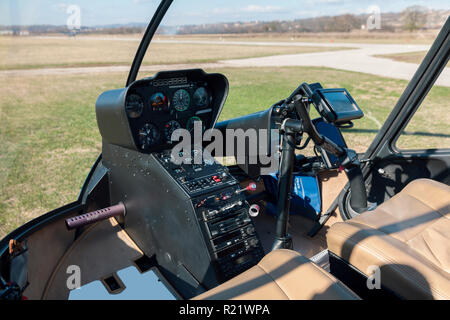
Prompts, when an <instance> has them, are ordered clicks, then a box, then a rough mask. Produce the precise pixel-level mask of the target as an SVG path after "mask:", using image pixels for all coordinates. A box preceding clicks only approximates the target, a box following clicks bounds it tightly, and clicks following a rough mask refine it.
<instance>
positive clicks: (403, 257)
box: [327, 179, 450, 299]
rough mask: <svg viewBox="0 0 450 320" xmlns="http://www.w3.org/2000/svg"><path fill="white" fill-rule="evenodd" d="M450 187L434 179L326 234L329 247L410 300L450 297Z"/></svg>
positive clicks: (410, 187)
mask: <svg viewBox="0 0 450 320" xmlns="http://www.w3.org/2000/svg"><path fill="white" fill-rule="evenodd" d="M449 212H450V187H449V186H447V185H445V184H442V183H439V182H436V181H433V180H429V179H418V180H415V181H413V182H411V183H409V184H408V185H407V186H406V187H405V188H404V189H403V190H402V191H401V192H400V193H398V194H396V195H395V196H394V197H392V198H391V199H389V200H388V201H386V202H385V203H383V204H381V205H380V206H379V207H378V208H377V209H375V210H374V211H370V212H365V213H363V214H361V215H360V216H358V217H356V218H353V219H351V220H349V221H347V222H343V223H336V224H334V225H333V226H332V227H331V228H330V229H329V230H328V233H327V242H328V249H329V251H330V252H331V253H332V254H335V255H337V256H338V257H340V258H341V259H342V260H344V261H345V262H347V263H350V264H351V265H352V266H354V267H355V268H357V269H358V270H359V271H360V272H362V273H364V274H365V275H369V274H372V271H368V268H369V266H379V267H380V271H381V273H380V275H381V277H380V280H381V286H383V287H385V288H387V289H390V290H391V291H392V292H394V293H395V294H396V295H398V296H400V297H401V298H405V299H450V273H449V272H450V214H449Z"/></svg>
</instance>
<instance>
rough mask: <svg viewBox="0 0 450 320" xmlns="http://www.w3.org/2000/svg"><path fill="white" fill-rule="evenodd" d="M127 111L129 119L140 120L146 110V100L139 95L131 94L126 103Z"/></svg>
mask: <svg viewBox="0 0 450 320" xmlns="http://www.w3.org/2000/svg"><path fill="white" fill-rule="evenodd" d="M125 110H126V111H127V115H128V117H130V118H132V119H134V118H139V117H140V116H141V115H142V111H143V110H144V100H142V97H141V96H140V95H138V94H130V95H129V96H128V97H127V99H126V101H125Z"/></svg>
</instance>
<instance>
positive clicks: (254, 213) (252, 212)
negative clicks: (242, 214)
mask: <svg viewBox="0 0 450 320" xmlns="http://www.w3.org/2000/svg"><path fill="white" fill-rule="evenodd" d="M259 210H260V208H259V206H258V205H257V204H252V205H251V206H250V209H248V214H249V215H250V217H256V216H258V214H259Z"/></svg>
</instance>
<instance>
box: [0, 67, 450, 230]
mask: <svg viewBox="0 0 450 320" xmlns="http://www.w3.org/2000/svg"><path fill="white" fill-rule="evenodd" d="M207 71H218V72H222V73H224V74H225V75H226V76H227V77H228V79H229V81H230V94H229V97H228V100H227V103H226V105H225V108H224V110H223V113H222V115H221V119H222V120H223V119H226V118H231V117H236V116H240V115H245V114H248V113H251V112H254V111H258V110H262V109H265V108H267V107H269V106H270V105H271V104H273V103H274V102H276V101H279V100H280V99H282V98H284V97H286V96H287V95H288V94H289V93H290V92H291V91H292V90H293V89H294V88H296V87H297V85H298V84H299V83H301V82H303V81H307V82H315V81H320V82H321V83H322V84H323V85H324V86H325V87H345V88H347V89H348V90H349V91H350V92H351V93H352V95H353V96H354V97H355V99H356V100H357V101H358V103H359V105H360V106H361V108H362V109H363V111H364V112H365V114H366V116H365V117H364V118H363V119H361V120H358V121H357V122H356V126H355V128H354V129H352V130H347V131H346V132H345V133H344V135H345V137H346V139H347V142H348V145H349V146H350V147H352V148H355V149H357V150H358V151H364V150H365V149H366V148H367V146H368V145H369V144H370V142H371V141H372V139H373V137H374V136H375V134H376V132H377V130H378V128H379V124H380V123H383V122H384V120H385V118H386V116H387V115H388V113H389V112H390V110H391V109H392V107H393V106H394V104H395V102H396V101H397V99H398V97H399V96H400V94H401V92H402V91H403V89H404V87H405V86H406V84H407V82H406V81H402V80H393V79H386V78H380V77H375V76H371V75H366V74H359V73H353V72H347V71H338V70H333V69H325V68H276V69H274V68H254V69H247V68H230V69H222V70H207ZM125 78H126V74H123V73H121V74H115V73H110V74H95V75H92V74H91V75H57V76H56V75H47V76H28V77H11V78H0V97H1V99H0V112H1V113H0V121H1V126H0V144H1V146H2V148H1V150H0V237H2V236H4V235H5V234H6V233H8V232H9V231H11V230H13V229H14V228H16V227H18V226H19V225H21V224H23V223H25V222H26V221H28V220H30V219H32V218H34V217H37V216H39V215H41V214H43V213H45V212H47V211H49V210H51V209H54V208H56V207H59V206H61V205H63V204H65V203H68V202H71V201H73V200H75V199H76V196H77V194H78V192H79V189H80V187H81V185H82V183H83V181H84V179H85V177H86V175H87V173H88V172H89V169H90V167H91V166H92V164H93V162H94V160H95V159H96V157H97V156H98V154H99V152H100V147H101V137H100V135H99V133H98V129H97V126H96V120H95V110H94V104H95V100H96V98H97V96H98V95H99V94H100V93H101V92H103V91H105V90H108V89H113V88H118V87H121V86H122V85H123V83H124V80H125ZM449 99H450V89H449V88H442V87H436V88H435V89H433V92H432V94H431V95H430V97H429V98H427V100H426V102H425V103H426V105H427V108H426V109H425V108H424V111H423V110H422V111H421V113H420V114H419V116H420V117H418V120H419V121H414V123H413V124H412V126H411V128H408V130H410V131H419V132H422V131H425V132H430V131H431V132H435V133H439V134H444V135H446V136H444V137H442V136H438V137H433V136H424V135H414V136H411V135H408V136H406V137H405V138H406V140H405V141H403V142H402V143H403V144H402V145H403V146H405V147H436V146H442V145H443V144H445V145H446V146H447V147H450V138H449V136H450V129H449V126H448V123H449V122H450V114H449V113H448V112H447V109H446V108H447V107H446V106H447V105H448V100H449ZM431 108H432V109H431ZM429 110H433V111H434V112H429Z"/></svg>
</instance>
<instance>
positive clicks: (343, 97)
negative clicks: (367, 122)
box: [315, 89, 364, 123]
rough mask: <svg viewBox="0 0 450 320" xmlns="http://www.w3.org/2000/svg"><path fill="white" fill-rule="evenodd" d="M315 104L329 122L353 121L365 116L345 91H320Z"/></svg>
mask: <svg viewBox="0 0 450 320" xmlns="http://www.w3.org/2000/svg"><path fill="white" fill-rule="evenodd" d="M316 92H317V93H318V94H316V98H318V99H316V100H315V104H316V106H317V107H318V109H319V112H320V113H321V115H322V116H324V117H325V118H326V119H327V121H329V122H333V123H339V122H346V121H351V120H353V119H359V118H361V117H363V116H364V113H363V112H362V111H361V109H360V108H359V107H358V105H357V104H356V102H355V100H354V99H353V98H352V96H351V95H350V93H348V91H347V90H345V89H318V90H317V91H316Z"/></svg>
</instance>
